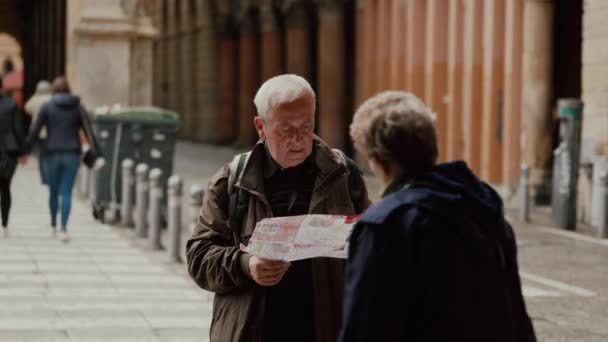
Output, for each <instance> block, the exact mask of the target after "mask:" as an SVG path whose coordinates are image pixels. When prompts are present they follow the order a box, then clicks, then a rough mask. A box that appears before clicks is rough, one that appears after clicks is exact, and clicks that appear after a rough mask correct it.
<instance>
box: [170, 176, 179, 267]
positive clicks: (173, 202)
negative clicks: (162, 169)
mask: <svg viewBox="0 0 608 342" xmlns="http://www.w3.org/2000/svg"><path fill="white" fill-rule="evenodd" d="M168 187H169V191H168V193H169V208H168V216H169V218H168V220H167V221H168V225H169V227H168V231H169V237H170V239H171V241H170V242H169V248H168V253H169V259H170V260H171V261H173V262H180V261H181V250H180V248H181V244H182V179H181V178H180V177H179V176H177V175H173V176H171V178H169V182H168Z"/></svg>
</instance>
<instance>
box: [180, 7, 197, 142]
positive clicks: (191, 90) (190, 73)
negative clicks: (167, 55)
mask: <svg viewBox="0 0 608 342" xmlns="http://www.w3.org/2000/svg"><path fill="white" fill-rule="evenodd" d="M177 2H178V3H179V6H180V7H179V9H178V10H179V11H181V14H180V15H179V18H180V22H179V23H178V25H179V28H178V29H179V42H180V50H181V56H180V62H179V73H180V76H181V77H180V89H181V91H180V95H181V96H180V97H179V99H180V102H181V108H182V113H181V114H182V122H183V126H182V127H183V130H182V134H183V135H184V137H186V138H188V139H193V138H194V135H195V132H196V118H195V116H194V108H196V107H195V105H194V103H193V102H194V101H195V96H196V95H195V94H196V82H195V76H196V72H197V65H196V59H195V58H194V53H195V52H196V42H195V41H194V40H193V37H194V34H193V32H192V26H193V25H194V22H193V19H194V18H193V14H194V13H193V12H194V8H192V6H191V4H192V2H191V1H177Z"/></svg>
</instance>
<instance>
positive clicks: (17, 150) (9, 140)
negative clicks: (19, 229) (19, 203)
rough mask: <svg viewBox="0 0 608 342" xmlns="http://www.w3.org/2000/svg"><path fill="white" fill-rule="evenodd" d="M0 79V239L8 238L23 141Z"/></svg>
mask: <svg viewBox="0 0 608 342" xmlns="http://www.w3.org/2000/svg"><path fill="white" fill-rule="evenodd" d="M2 89H3V88H2V78H0V218H1V219H0V223H1V225H2V233H1V234H0V237H3V238H4V237H8V219H9V212H10V210H11V203H12V198H11V182H12V179H13V175H14V174H15V170H16V168H17V162H18V160H19V157H20V155H21V150H22V148H23V143H24V140H25V132H24V131H25V130H24V125H23V121H22V114H21V111H20V110H19V107H18V106H17V103H16V102H15V101H14V100H13V99H12V98H10V97H9V96H6V95H5V94H4V93H3V91H2Z"/></svg>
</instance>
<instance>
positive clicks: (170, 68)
mask: <svg viewBox="0 0 608 342" xmlns="http://www.w3.org/2000/svg"><path fill="white" fill-rule="evenodd" d="M177 5H178V3H177V2H176V0H173V1H170V0H167V12H166V16H167V49H168V50H169V53H168V55H167V107H169V109H171V110H174V111H176V112H178V113H179V114H180V115H183V113H182V107H181V101H180V98H181V96H180V93H181V83H180V82H179V80H180V78H181V75H180V67H179V66H180V64H181V49H180V41H179V22H178V20H177V16H178V15H179V12H178V11H179V9H178V8H176V6H177ZM182 127H183V126H182ZM182 130H183V128H182ZM182 134H183V133H182Z"/></svg>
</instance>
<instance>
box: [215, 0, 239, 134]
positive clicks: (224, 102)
mask: <svg viewBox="0 0 608 342" xmlns="http://www.w3.org/2000/svg"><path fill="white" fill-rule="evenodd" d="M216 8H217V9H218V13H216V19H217V23H218V27H217V31H218V40H219V43H218V45H219V46H218V63H219V65H218V70H219V75H218V99H219V104H218V105H219V107H218V111H219V127H218V142H219V143H228V142H231V141H233V139H234V138H235V136H236V125H237V115H236V113H237V112H236V111H237V99H238V98H237V95H236V91H235V90H236V89H237V86H238V49H237V40H236V37H237V34H236V27H235V24H234V17H233V13H232V11H233V9H232V6H231V5H230V2H229V1H225V0H217V1H216Z"/></svg>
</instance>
